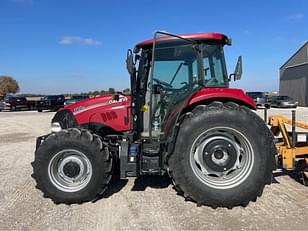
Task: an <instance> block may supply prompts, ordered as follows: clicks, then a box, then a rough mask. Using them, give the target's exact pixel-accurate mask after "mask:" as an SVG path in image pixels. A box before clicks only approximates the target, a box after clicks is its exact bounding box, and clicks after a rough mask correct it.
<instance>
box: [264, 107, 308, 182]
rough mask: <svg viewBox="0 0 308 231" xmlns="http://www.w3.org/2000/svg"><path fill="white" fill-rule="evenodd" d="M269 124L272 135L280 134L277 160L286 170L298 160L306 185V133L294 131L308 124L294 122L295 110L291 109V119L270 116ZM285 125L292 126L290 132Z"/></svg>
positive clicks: (277, 145) (307, 154)
mask: <svg viewBox="0 0 308 231" xmlns="http://www.w3.org/2000/svg"><path fill="white" fill-rule="evenodd" d="M269 125H270V126H271V131H272V133H273V135H274V136H278V135H279V134H280V133H281V135H282V138H278V139H277V142H276V147H277V151H278V162H279V163H280V164H281V165H282V168H284V169H286V170H294V169H295V162H298V163H299V168H300V174H301V178H302V181H303V184H304V185H308V133H303V132H295V128H296V127H299V128H302V129H308V124H304V123H301V122H296V121H295V111H292V120H289V119H288V118H285V117H283V116H271V117H270V118H269ZM285 125H291V126H292V132H291V134H290V132H288V131H287V128H286V126H285Z"/></svg>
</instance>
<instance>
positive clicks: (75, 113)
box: [73, 96, 128, 115]
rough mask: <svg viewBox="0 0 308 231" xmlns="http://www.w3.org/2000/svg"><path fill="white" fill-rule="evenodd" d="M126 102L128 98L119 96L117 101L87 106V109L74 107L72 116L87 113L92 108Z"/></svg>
mask: <svg viewBox="0 0 308 231" xmlns="http://www.w3.org/2000/svg"><path fill="white" fill-rule="evenodd" d="M127 101H128V98H127V97H125V96H122V97H121V96H120V98H119V100H113V99H111V100H109V101H107V102H106V101H105V102H103V103H99V104H95V105H92V106H89V107H84V106H79V107H76V108H74V110H73V114H74V115H77V114H79V113H81V112H84V111H88V110H91V109H94V108H98V107H102V106H106V105H110V104H116V103H122V102H127Z"/></svg>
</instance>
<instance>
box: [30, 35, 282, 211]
mask: <svg viewBox="0 0 308 231" xmlns="http://www.w3.org/2000/svg"><path fill="white" fill-rule="evenodd" d="M225 45H231V40H230V39H229V38H228V37H227V36H225V35H223V34H218V33H202V34H186V35H172V34H169V33H165V32H157V33H155V37H154V39H151V40H146V41H143V42H141V43H138V44H137V45H136V46H135V48H134V49H133V51H132V50H128V52H127V60H126V64H127V69H128V72H129V74H130V78H131V94H130V95H124V94H121V93H117V94H114V95H107V96H101V97H96V98H91V99H85V100H82V101H79V102H77V103H75V104H72V105H69V106H66V107H65V108H63V109H61V110H60V111H58V112H57V113H56V115H55V116H54V118H53V119H52V129H51V130H52V132H51V133H50V134H48V135H45V136H41V137H38V139H37V148H36V152H35V160H34V162H33V163H32V165H33V172H34V173H33V177H34V179H35V180H36V182H37V188H39V189H40V190H42V191H43V193H44V196H45V197H49V198H51V199H52V200H53V201H54V202H55V203H66V204H71V203H81V202H85V201H91V200H94V199H96V198H97V196H98V195H100V194H102V193H103V192H104V190H105V189H106V188H107V186H108V183H109V181H110V179H111V177H112V175H113V173H114V172H115V169H116V168H115V166H119V171H120V177H121V178H126V177H138V176H141V175H160V176H162V175H164V174H165V173H168V174H169V176H170V177H171V179H172V181H173V183H174V188H175V189H176V190H177V191H178V192H179V193H180V194H181V195H183V197H185V198H186V199H188V200H192V201H195V202H196V203H197V204H198V205H209V206H212V207H228V208H232V207H234V206H237V205H242V206H246V205H247V204H248V203H249V202H250V201H256V199H257V197H258V196H261V194H262V191H263V188H264V187H265V185H266V184H270V183H271V179H272V170H273V169H274V168H275V154H276V149H275V145H274V142H273V137H272V134H271V132H270V130H269V129H268V128H267V126H266V124H265V123H264V121H263V120H262V119H261V118H259V117H258V116H257V114H256V113H255V112H254V110H255V109H256V106H255V103H254V102H253V100H252V99H251V98H250V97H248V96H246V95H245V93H244V92H243V91H242V90H239V89H231V88H229V82H230V81H231V79H234V80H238V79H240V77H241V74H242V60H241V57H239V59H238V62H237V65H236V69H235V72H234V73H233V74H230V75H228V74H227V69H226V63H225V58H224V51H223V48H224V46H225Z"/></svg>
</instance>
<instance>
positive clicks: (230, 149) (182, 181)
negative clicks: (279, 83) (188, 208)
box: [168, 102, 276, 208]
mask: <svg viewBox="0 0 308 231" xmlns="http://www.w3.org/2000/svg"><path fill="white" fill-rule="evenodd" d="M275 150H276V149H275V146H274V143H273V137H272V135H271V133H270V131H269V129H268V128H267V127H266V125H265V124H264V122H263V121H262V120H261V118H259V117H258V116H257V115H256V114H255V113H253V112H252V111H250V110H249V109H248V108H246V107H244V106H238V105H237V104H235V103H226V104H222V103H220V102H214V103H212V104H210V105H208V106H205V105H201V106H197V107H196V108H195V109H194V110H193V111H192V113H190V114H189V116H187V117H186V119H184V121H183V122H182V124H181V126H180V130H179V133H178V137H177V141H176V147H175V151H174V153H173V154H172V155H171V156H170V158H169V161H168V164H169V170H170V174H171V176H172V178H173V180H174V183H175V185H176V188H177V189H178V190H179V191H180V192H181V193H182V194H183V195H184V197H186V198H189V199H192V200H194V201H196V202H197V203H198V204H200V205H201V204H205V205H210V206H212V207H228V208H232V207H234V206H237V205H243V206H246V205H247V204H248V203H249V202H250V201H255V200H256V198H257V197H258V196H261V194H262V191H263V188H264V186H265V184H267V183H270V182H271V178H272V170H273V167H274V155H275Z"/></svg>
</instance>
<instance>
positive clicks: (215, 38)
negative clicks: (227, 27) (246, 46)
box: [136, 33, 231, 48]
mask: <svg viewBox="0 0 308 231" xmlns="http://www.w3.org/2000/svg"><path fill="white" fill-rule="evenodd" d="M177 36H180V37H182V38H184V39H191V40H194V41H196V42H202V41H211V42H218V43H222V44H230V43H231V40H230V39H229V38H228V37H227V36H226V35H224V34H221V33H196V34H179V35H177ZM177 39H178V38H175V37H172V36H165V37H161V38H158V41H164V42H167V41H168V42H169V41H172V40H177ZM153 42H154V39H148V40H144V41H142V42H140V43H138V44H136V47H137V48H148V47H150V46H152V45H153Z"/></svg>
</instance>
